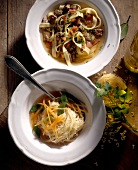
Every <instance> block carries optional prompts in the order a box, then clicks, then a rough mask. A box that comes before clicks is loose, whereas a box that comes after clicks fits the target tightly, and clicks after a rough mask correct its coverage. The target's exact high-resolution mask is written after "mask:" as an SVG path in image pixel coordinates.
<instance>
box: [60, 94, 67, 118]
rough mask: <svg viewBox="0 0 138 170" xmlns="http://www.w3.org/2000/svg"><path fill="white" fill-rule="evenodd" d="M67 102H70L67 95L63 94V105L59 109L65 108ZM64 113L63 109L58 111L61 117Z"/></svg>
mask: <svg viewBox="0 0 138 170" xmlns="http://www.w3.org/2000/svg"><path fill="white" fill-rule="evenodd" d="M67 102H68V99H67V96H66V94H65V93H64V92H63V93H62V95H61V103H60V105H59V106H58V108H65V107H66V104H67ZM63 113H64V110H63V109H61V110H58V116H59V115H61V114H63Z"/></svg>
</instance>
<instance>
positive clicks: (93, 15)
mask: <svg viewBox="0 0 138 170" xmlns="http://www.w3.org/2000/svg"><path fill="white" fill-rule="evenodd" d="M103 30H104V29H103V24H102V20H101V18H100V17H99V15H98V14H97V12H96V11H95V10H94V9H93V8H89V7H88V8H81V6H80V5H79V4H66V5H60V6H59V7H58V8H57V9H55V10H54V11H51V12H49V13H48V14H47V15H46V16H45V17H44V18H43V20H42V22H41V24H40V32H41V33H42V39H43V42H44V44H45V47H46V50H47V51H48V52H49V53H50V54H51V55H52V57H54V58H55V59H57V60H58V61H60V62H64V63H66V64H67V65H68V66H72V65H75V64H80V63H86V62H88V61H89V60H91V59H92V58H93V57H94V56H96V54H97V53H98V52H99V51H100V49H101V47H102V44H103V37H104V34H103V33H104V31H103Z"/></svg>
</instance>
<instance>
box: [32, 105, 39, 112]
mask: <svg viewBox="0 0 138 170" xmlns="http://www.w3.org/2000/svg"><path fill="white" fill-rule="evenodd" d="M39 107H40V105H39V104H36V105H33V106H32V108H31V109H30V112H36V111H37V110H38V108H39Z"/></svg>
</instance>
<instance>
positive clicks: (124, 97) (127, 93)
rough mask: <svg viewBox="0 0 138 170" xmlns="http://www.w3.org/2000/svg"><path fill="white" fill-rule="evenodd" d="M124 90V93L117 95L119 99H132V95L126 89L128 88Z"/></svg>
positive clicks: (127, 101)
mask: <svg viewBox="0 0 138 170" xmlns="http://www.w3.org/2000/svg"><path fill="white" fill-rule="evenodd" d="M125 91H126V93H125V94H124V95H122V96H119V99H120V101H121V102H126V103H129V102H130V101H131V100H132V97H133V95H132V93H130V92H129V91H128V89H126V90H125Z"/></svg>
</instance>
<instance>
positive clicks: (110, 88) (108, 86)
mask: <svg viewBox="0 0 138 170" xmlns="http://www.w3.org/2000/svg"><path fill="white" fill-rule="evenodd" d="M104 88H105V90H106V91H107V92H109V91H111V90H112V86H111V85H110V84H109V83H108V82H106V83H105V84H104Z"/></svg>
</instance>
